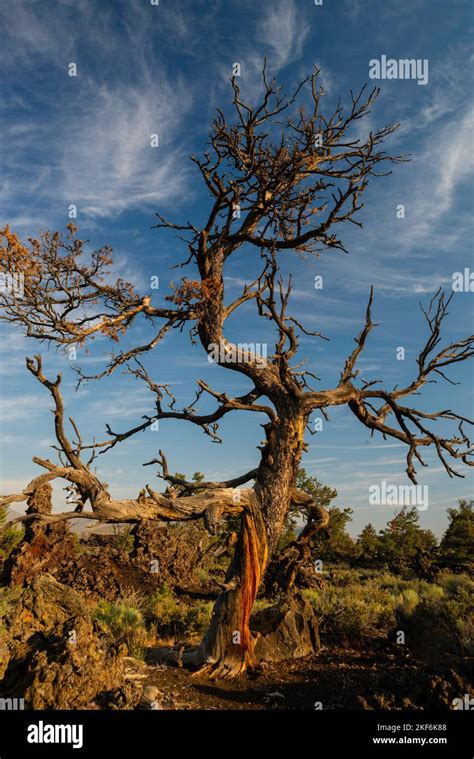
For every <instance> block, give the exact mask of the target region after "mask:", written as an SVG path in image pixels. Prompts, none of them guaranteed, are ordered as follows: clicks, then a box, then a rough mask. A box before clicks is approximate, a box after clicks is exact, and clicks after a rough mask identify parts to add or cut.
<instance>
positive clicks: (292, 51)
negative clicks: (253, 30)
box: [257, 0, 310, 69]
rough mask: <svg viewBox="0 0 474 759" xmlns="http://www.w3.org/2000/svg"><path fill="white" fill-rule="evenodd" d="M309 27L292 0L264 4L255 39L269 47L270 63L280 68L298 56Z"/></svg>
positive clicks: (279, 0)
mask: <svg viewBox="0 0 474 759" xmlns="http://www.w3.org/2000/svg"><path fill="white" fill-rule="evenodd" d="M309 31H310V28H309V24H308V23H307V21H306V19H305V17H304V15H303V13H302V11H301V9H300V8H298V6H297V4H296V3H295V2H294V0H290V2H287V0H278V2H275V3H270V4H268V5H267V6H266V11H265V13H264V15H263V17H262V19H261V22H260V31H259V33H258V35H257V40H258V41H259V42H263V44H264V45H266V46H267V47H268V48H269V51H270V54H271V60H270V63H271V65H272V66H273V67H275V68H277V69H280V68H283V67H284V66H287V65H288V64H289V63H291V62H293V61H295V60H297V59H298V58H300V56H301V54H302V52H303V46H304V43H305V40H306V38H307V37H308V34H309Z"/></svg>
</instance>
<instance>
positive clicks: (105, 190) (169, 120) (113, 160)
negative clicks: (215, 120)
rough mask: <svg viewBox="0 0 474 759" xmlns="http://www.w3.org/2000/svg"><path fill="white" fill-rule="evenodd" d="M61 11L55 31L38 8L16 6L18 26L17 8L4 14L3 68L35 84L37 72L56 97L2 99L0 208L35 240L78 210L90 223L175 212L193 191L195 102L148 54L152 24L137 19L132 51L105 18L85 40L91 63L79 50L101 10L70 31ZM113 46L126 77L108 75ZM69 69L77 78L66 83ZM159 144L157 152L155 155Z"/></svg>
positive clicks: (85, 11) (83, 15) (79, 15)
mask: <svg viewBox="0 0 474 759" xmlns="http://www.w3.org/2000/svg"><path fill="white" fill-rule="evenodd" d="M59 5H60V6H61V8H63V9H64V13H59V12H58V13H57V14H56V17H55V22H56V23H55V24H49V25H47V24H45V16H44V13H43V15H42V12H41V6H39V5H35V4H31V3H26V2H23V0H19V2H18V3H17V8H16V11H17V12H18V17H17V20H16V21H15V18H12V17H11V16H12V13H11V8H7V7H6V5H3V6H2V9H1V10H0V17H2V18H3V22H4V24H5V27H6V28H7V29H8V32H7V33H6V34H5V45H4V48H3V54H2V58H3V57H7V58H8V65H9V66H14V65H16V66H17V67H18V69H19V71H20V72H21V74H22V76H23V77H25V78H28V77H33V79H34V78H35V77H37V76H38V71H37V70H36V68H35V67H38V66H40V68H42V70H44V71H46V73H47V74H48V75H49V76H50V77H51V84H52V87H53V89H52V90H51V92H50V93H49V94H46V96H43V98H42V100H41V102H38V103H32V99H31V97H30V98H24V97H22V96H21V93H18V92H13V91H9V90H8V89H6V90H5V92H4V95H3V104H2V111H1V120H0V123H1V128H2V134H3V151H2V152H3V177H2V182H1V185H0V198H1V202H2V208H3V209H4V212H5V215H7V217H8V218H9V220H10V221H11V223H12V225H13V224H15V226H16V228H17V229H20V231H23V230H24V229H25V230H26V231H30V232H31V230H30V229H28V227H29V225H30V223H31V222H34V224H35V226H36V227H37V226H38V225H39V226H41V227H43V228H44V227H47V226H50V225H51V223H52V222H53V221H54V220H55V219H56V218H60V219H61V220H64V219H67V213H68V207H69V205H71V204H74V205H76V206H77V210H78V214H79V215H80V216H82V217H83V218H84V216H86V217H89V218H97V217H117V216H118V215H119V214H120V213H121V212H122V211H124V210H126V209H129V208H138V207H139V208H141V209H143V208H145V209H146V208H151V207H156V204H157V203H160V204H162V205H166V204H167V203H170V202H172V201H173V202H176V200H177V199H179V197H180V196H182V195H183V194H184V192H185V188H186V185H187V177H188V162H187V161H185V160H184V151H182V149H181V137H182V126H183V121H184V119H185V117H186V115H187V113H188V111H189V108H190V106H191V103H192V94H191V91H190V89H189V86H188V85H187V83H186V82H185V80H184V79H183V78H182V77H176V76H174V77H172V78H170V76H168V74H167V72H166V70H165V68H164V66H163V63H162V62H161V61H160V64H157V63H156V61H155V60H154V58H153V54H150V55H147V54H145V53H144V49H143V48H144V47H145V46H144V45H142V43H141V40H142V38H143V28H144V26H145V23H146V19H144V18H143V17H142V16H140V17H139V21H140V29H141V31H140V29H138V28H137V29H135V37H134V39H133V45H132V47H131V49H130V38H131V35H132V30H131V29H128V28H127V26H126V25H125V31H123V30H122V31H121V30H120V29H117V27H116V18H114V16H113V15H112V16H111V15H110V13H109V11H105V12H103V13H102V12H101V13H100V14H99V15H98V19H97V27H98V28H99V29H100V30H101V34H100V35H99V34H94V33H92V34H90V33H88V34H87V38H88V51H87V55H85V54H84V52H83V51H82V50H81V48H80V45H79V42H80V40H81V37H82V36H85V32H86V30H87V32H89V27H90V21H91V14H92V12H93V10H94V8H95V11H96V12H97V7H96V6H95V5H94V4H93V3H89V2H87V0H83V1H82V2H81V3H80V4H79V5H78V6H77V8H75V9H74V10H75V14H74V23H72V22H71V18H70V16H68V14H67V10H68V9H69V10H70V5H71V4H70V3H68V2H66V0H61V2H60V3H59ZM94 18H95V16H94ZM113 23H115V27H114V29H113V32H112V29H111V25H112V24H113ZM148 23H149V21H148ZM102 39H103V40H104V43H103V44H102ZM111 40H113V41H114V44H115V46H116V47H120V46H122V45H123V46H124V47H125V46H126V45H127V44H128V46H127V49H128V50H129V52H128V53H127V57H129V63H128V66H127V67H125V66H124V63H125V62H121V63H120V65H119V67H118V68H115V69H112V70H110V67H109V68H108V64H107V60H106V56H105V57H104V47H105V48H106V49H107V48H108V46H109V45H110V43H111ZM63 42H64V45H65V51H64V49H61V44H62V43H63ZM71 61H72V62H75V63H76V65H77V77H74V76H68V70H67V66H68V62H71ZM125 68H127V70H126V71H125ZM101 70H103V71H104V73H103V74H102V75H99V76H98V72H100V71H101ZM105 72H106V74H107V75H106V74H105ZM155 134H157V135H158V138H159V147H152V146H151V136H152V135H155ZM25 201H26V202H25Z"/></svg>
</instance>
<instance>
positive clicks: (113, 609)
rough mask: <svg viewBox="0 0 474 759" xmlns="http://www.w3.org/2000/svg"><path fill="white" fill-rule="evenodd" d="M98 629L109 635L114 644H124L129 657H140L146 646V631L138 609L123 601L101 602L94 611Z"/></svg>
mask: <svg viewBox="0 0 474 759" xmlns="http://www.w3.org/2000/svg"><path fill="white" fill-rule="evenodd" d="M94 618H95V619H96V620H97V622H98V624H99V626H100V628H101V629H102V630H103V631H104V632H106V633H108V634H110V635H111V636H112V637H113V638H114V640H115V642H116V643H119V644H120V643H124V644H125V645H126V646H127V649H128V652H129V654H130V655H131V656H137V657H140V656H142V655H143V650H144V647H145V644H146V638H147V634H146V630H145V626H144V622H143V616H142V614H141V612H140V611H139V609H137V608H136V607H134V606H131V605H129V604H128V603H126V602H125V601H120V602H118V603H111V602H109V601H101V602H100V604H99V605H98V606H97V607H96V609H95V611H94Z"/></svg>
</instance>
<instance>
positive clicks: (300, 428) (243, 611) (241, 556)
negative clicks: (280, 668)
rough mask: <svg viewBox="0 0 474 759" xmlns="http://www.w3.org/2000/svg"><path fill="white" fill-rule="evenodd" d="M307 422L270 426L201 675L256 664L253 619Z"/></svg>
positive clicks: (284, 420) (205, 644)
mask: <svg viewBox="0 0 474 759" xmlns="http://www.w3.org/2000/svg"><path fill="white" fill-rule="evenodd" d="M304 427H305V419H304V417H302V416H301V415H299V414H297V413H291V411H290V413H288V414H287V415H286V416H285V417H280V418H279V419H278V420H276V421H275V422H272V423H270V424H268V425H266V427H265V429H266V434H267V442H266V445H265V447H264V448H263V451H262V462H261V465H260V467H259V470H258V474H257V480H256V485H255V494H254V496H253V498H252V499H251V502H250V505H248V506H247V507H246V508H245V509H244V511H243V513H242V517H241V520H242V521H241V532H240V538H239V542H238V544H237V546H236V549H235V553H234V557H233V559H232V562H231V564H230V566H229V569H228V571H227V575H226V585H227V589H226V590H225V591H224V592H223V593H221V595H220V596H219V598H218V599H217V601H216V604H215V606H214V610H213V615H212V620H211V624H210V627H209V630H208V631H207V633H206V635H205V636H204V639H203V640H202V642H201V645H200V647H199V649H198V651H197V655H196V660H197V662H198V663H199V664H201V665H202V666H201V669H200V670H199V671H198V673H197V674H209V675H210V676H211V677H216V678H217V677H219V678H220V677H233V676H235V675H238V674H240V673H241V672H243V671H244V670H245V669H246V668H247V667H249V666H251V665H252V664H253V662H254V655H253V652H254V647H255V643H256V638H254V637H253V636H252V633H251V631H250V615H251V613H252V607H253V604H254V601H255V598H256V596H257V593H258V590H259V587H260V584H261V582H262V579H263V576H264V573H265V570H266V568H267V565H268V561H269V559H270V558H271V556H272V554H273V553H274V552H275V550H276V548H277V546H278V540H279V538H280V536H281V534H282V532H283V530H284V528H285V518H286V514H287V511H288V507H289V503H290V499H291V492H292V489H293V487H294V482H295V477H296V472H297V469H298V464H299V461H300V455H301V448H302V443H303V434H304Z"/></svg>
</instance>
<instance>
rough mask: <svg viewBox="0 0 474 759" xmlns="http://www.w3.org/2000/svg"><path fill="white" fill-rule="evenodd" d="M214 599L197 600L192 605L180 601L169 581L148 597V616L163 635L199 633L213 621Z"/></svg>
mask: <svg viewBox="0 0 474 759" xmlns="http://www.w3.org/2000/svg"><path fill="white" fill-rule="evenodd" d="M213 606H214V604H213V602H212V601H195V602H193V604H192V606H189V605H188V604H186V603H184V601H180V600H179V599H178V598H176V596H175V595H174V593H173V591H172V590H171V588H170V587H169V585H168V584H167V583H165V584H164V585H163V586H162V587H161V588H160V589H159V590H157V591H155V593H153V595H152V596H150V597H149V598H148V599H147V602H146V611H147V617H148V618H149V620H150V621H151V622H152V624H154V625H155V627H156V631H157V633H158V634H159V635H161V636H179V635H197V634H202V633H204V632H205V630H206V629H207V627H208V625H209V622H210V621H211V616H212V609H213Z"/></svg>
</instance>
